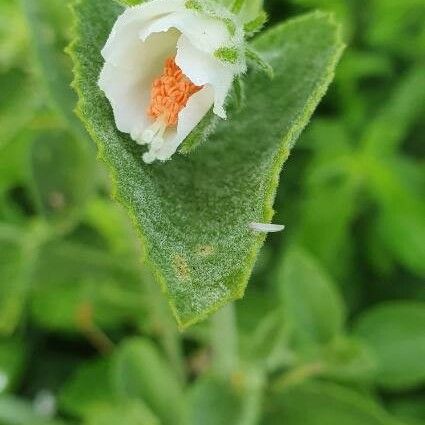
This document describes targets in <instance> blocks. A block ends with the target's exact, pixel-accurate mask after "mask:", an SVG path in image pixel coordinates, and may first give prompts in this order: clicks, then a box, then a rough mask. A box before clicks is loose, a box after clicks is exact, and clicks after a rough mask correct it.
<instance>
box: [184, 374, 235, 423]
mask: <svg viewBox="0 0 425 425" xmlns="http://www.w3.org/2000/svg"><path fill="white" fill-rule="evenodd" d="M188 398H189V421H188V423H189V425H228V424H239V423H240V422H239V420H240V417H241V411H242V406H243V403H242V399H241V395H240V393H238V392H237V391H236V389H235V388H232V386H231V385H230V383H226V382H225V381H221V380H218V379H214V378H208V377H207V378H201V379H200V380H198V381H197V382H196V383H195V384H194V385H193V386H192V388H191V390H190V392H189V395H188ZM241 425H242V424H241Z"/></svg>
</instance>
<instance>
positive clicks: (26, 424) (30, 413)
mask: <svg viewBox="0 0 425 425" xmlns="http://www.w3.org/2000/svg"><path fill="white" fill-rule="evenodd" d="M0 423H1V425H65V422H62V421H60V420H54V419H49V418H46V417H44V416H42V415H40V414H38V413H37V412H36V411H35V410H34V409H33V406H31V404H30V403H28V402H27V401H24V400H21V399H18V398H17V397H13V396H0Z"/></svg>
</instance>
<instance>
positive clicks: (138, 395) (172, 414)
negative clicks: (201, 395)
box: [111, 338, 185, 425]
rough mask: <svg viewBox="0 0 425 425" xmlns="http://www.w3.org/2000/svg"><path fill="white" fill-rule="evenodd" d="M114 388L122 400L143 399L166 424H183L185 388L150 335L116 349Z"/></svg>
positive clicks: (125, 342)
mask: <svg viewBox="0 0 425 425" xmlns="http://www.w3.org/2000/svg"><path fill="white" fill-rule="evenodd" d="M111 373H112V382H113V388H114V390H115V391H116V394H117V396H118V397H120V398H121V399H122V400H134V399H136V400H141V401H143V402H144V403H146V405H147V406H148V407H149V408H150V409H151V410H152V412H153V413H154V414H155V415H156V416H158V418H159V419H160V421H161V424H162V425H179V424H183V423H184V422H183V421H184V416H185V403H184V398H183V389H182V388H181V386H180V383H179V382H178V378H177V376H176V374H175V372H174V371H173V370H172V368H171V366H170V364H168V363H167V362H166V360H165V358H164V357H163V356H162V355H161V354H160V353H159V351H158V349H157V348H156V346H155V345H154V344H153V343H152V342H150V341H149V340H147V339H142V338H139V339H132V340H128V341H124V343H123V344H122V345H121V346H120V347H119V348H118V350H117V351H116V353H115V356H114V361H113V366H112V372H111Z"/></svg>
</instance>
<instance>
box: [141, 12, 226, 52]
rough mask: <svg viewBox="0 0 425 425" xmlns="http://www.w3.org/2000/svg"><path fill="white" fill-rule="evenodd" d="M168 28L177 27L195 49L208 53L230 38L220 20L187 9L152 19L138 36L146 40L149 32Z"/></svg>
mask: <svg viewBox="0 0 425 425" xmlns="http://www.w3.org/2000/svg"><path fill="white" fill-rule="evenodd" d="M170 28H176V29H178V30H179V31H180V32H181V33H182V34H184V35H185V36H186V37H187V38H188V39H189V40H190V41H191V42H192V44H193V45H194V46H195V47H196V48H197V49H199V50H201V51H203V52H208V53H210V54H211V53H214V51H216V50H217V49H218V48H219V47H221V46H224V45H226V44H228V43H229V41H230V38H231V37H230V34H229V31H228V30H227V28H226V26H225V24H224V23H223V22H222V21H220V20H218V19H213V18H210V17H208V16H202V15H200V14H194V13H193V12H189V11H185V12H177V13H170V14H168V15H166V16H164V17H163V18H160V19H157V20H155V21H153V22H152V23H151V24H150V25H148V26H146V27H145V28H143V30H141V31H140V38H141V39H142V40H146V38H147V37H149V35H150V34H152V33H154V32H163V31H168V30H169V29H170Z"/></svg>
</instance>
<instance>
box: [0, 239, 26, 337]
mask: <svg viewBox="0 0 425 425" xmlns="http://www.w3.org/2000/svg"><path fill="white" fill-rule="evenodd" d="M28 254H29V252H28ZM26 260H27V258H26V255H25V252H24V250H23V248H22V246H21V245H20V243H19V242H18V241H10V240H2V239H0V285H1V291H0V335H1V334H3V335H9V334H11V333H12V332H13V331H14V330H15V328H16V327H17V325H18V323H19V321H20V318H21V314H22V309H23V305H24V303H25V300H26V294H27V290H28V285H29V279H30V273H31V270H30V269H31V267H32V265H30V262H29V261H28V263H27V261H26Z"/></svg>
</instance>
